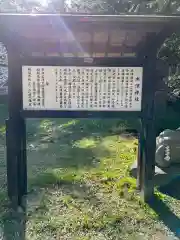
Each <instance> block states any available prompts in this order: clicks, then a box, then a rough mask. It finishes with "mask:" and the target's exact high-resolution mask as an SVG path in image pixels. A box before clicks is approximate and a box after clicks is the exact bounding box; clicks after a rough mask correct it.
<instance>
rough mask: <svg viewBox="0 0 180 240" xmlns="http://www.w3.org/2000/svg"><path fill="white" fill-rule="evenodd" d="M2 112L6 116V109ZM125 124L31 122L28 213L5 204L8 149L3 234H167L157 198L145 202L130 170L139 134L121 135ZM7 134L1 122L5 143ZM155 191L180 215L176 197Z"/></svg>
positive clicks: (110, 239) (102, 238) (50, 239)
mask: <svg viewBox="0 0 180 240" xmlns="http://www.w3.org/2000/svg"><path fill="white" fill-rule="evenodd" d="M1 112H2V118H3V113H4V118H5V116H6V112H5V111H4V110H3V108H1ZM2 123H3V121H2ZM127 124H128V123H127V122H123V121H118V123H117V121H114V120H113V121H109V120H96V121H95V120H94V121H93V120H68V119H64V120H49V119H46V120H42V121H39V120H31V121H28V122H27V135H28V144H27V148H28V178H29V185H28V191H29V193H28V199H27V201H28V202H27V211H26V216H25V215H24V213H22V212H20V213H19V214H18V215H17V214H14V213H13V212H12V211H9V210H8V209H7V201H6V200H7V199H6V194H5V188H4V187H3V186H4V183H5V163H4V159H5V156H4V155H3V156H2V157H1V161H0V176H1V177H0V183H2V188H1V189H0V212H1V213H0V216H1V221H0V225H1V228H2V229H1V231H0V236H1V232H2V233H3V234H4V235H6V238H4V239H27V240H30V239H31V240H42V239H44V240H57V239H63V240H94V239H95V240H106V239H107V240H116V239H117V240H121V239H124V240H125V239H128V240H131V239H132V240H136V239H137V240H141V239H163V240H165V237H166V235H169V234H170V231H168V230H167V228H166V226H165V225H164V224H163V223H162V221H160V218H161V216H160V213H158V209H157V208H158V207H157V205H155V206H156V208H154V207H153V205H152V207H150V206H149V205H146V204H144V203H142V201H141V199H140V197H139V195H138V193H137V191H136V181H135V179H133V178H131V177H130V174H129V169H130V166H131V164H132V163H133V161H134V160H135V158H136V154H137V140H136V139H135V138H133V137H130V138H128V139H127V138H123V137H121V136H120V134H119V133H120V132H121V131H123V129H124V127H125V125H127ZM117 132H118V134H117ZM4 133H5V128H4V126H3V124H2V126H1V128H0V135H1V138H0V140H1V145H2V146H4ZM156 198H157V200H158V201H159V202H160V203H161V204H162V205H163V204H166V205H167V208H171V211H172V212H174V213H175V214H176V216H177V218H178V217H180V214H179V211H177V209H178V208H179V205H180V204H179V201H178V200H176V199H174V198H172V197H167V196H166V195H164V194H163V193H161V192H160V191H158V190H156ZM163 206H164V205H163ZM153 209H154V210H153ZM166 210H167V209H166ZM173 216H174V215H173ZM23 219H26V221H23ZM25 225H26V226H25ZM24 228H26V237H25V236H24ZM171 230H172V231H173V229H171ZM172 239H175V238H172Z"/></svg>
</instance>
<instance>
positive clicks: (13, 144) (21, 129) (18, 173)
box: [6, 39, 27, 207]
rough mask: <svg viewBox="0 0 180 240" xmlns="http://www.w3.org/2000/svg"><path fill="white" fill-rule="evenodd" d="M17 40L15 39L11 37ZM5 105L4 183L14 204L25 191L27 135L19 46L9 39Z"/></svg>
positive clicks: (15, 205)
mask: <svg viewBox="0 0 180 240" xmlns="http://www.w3.org/2000/svg"><path fill="white" fill-rule="evenodd" d="M14 42H15V43H16V42H18V39H16V41H14ZM7 48H8V75H9V76H8V109H9V119H8V120H7V121H6V127H7V129H6V146H7V187H8V196H9V198H10V200H11V203H12V205H13V207H17V206H18V205H19V204H20V203H21V198H22V195H24V194H25V193H26V191H27V190H26V184H27V169H26V150H25V149H26V146H25V145H26V143H25V142H26V137H25V134H26V133H25V121H24V120H23V119H22V118H21V116H20V111H21V108H22V81H21V78H22V70H21V64H20V62H21V61H20V53H19V52H18V46H13V45H11V42H10V43H8V46H7Z"/></svg>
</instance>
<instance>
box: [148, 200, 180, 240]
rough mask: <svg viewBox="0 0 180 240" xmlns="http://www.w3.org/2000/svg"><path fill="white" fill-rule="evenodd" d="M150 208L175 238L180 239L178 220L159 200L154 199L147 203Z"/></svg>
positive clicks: (179, 223) (179, 221)
mask: <svg viewBox="0 0 180 240" xmlns="http://www.w3.org/2000/svg"><path fill="white" fill-rule="evenodd" d="M149 205H150V207H151V208H152V209H153V210H154V211H155V212H156V213H157V215H158V217H159V220H161V221H162V222H163V223H164V224H165V225H166V226H167V227H168V228H169V229H170V230H171V232H173V233H174V235H175V236H176V237H178V238H179V237H180V218H179V217H178V216H176V215H175V214H174V213H173V212H172V210H171V209H170V208H169V207H168V206H167V205H166V204H165V203H164V202H163V201H162V200H161V199H159V198H157V197H154V198H153V199H152V200H151V201H150V202H149Z"/></svg>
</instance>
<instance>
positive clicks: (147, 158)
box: [137, 43, 156, 202]
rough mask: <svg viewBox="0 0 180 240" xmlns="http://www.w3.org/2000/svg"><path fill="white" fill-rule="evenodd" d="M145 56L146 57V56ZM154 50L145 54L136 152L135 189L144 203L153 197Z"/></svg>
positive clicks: (154, 137)
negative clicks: (136, 188)
mask: <svg viewBox="0 0 180 240" xmlns="http://www.w3.org/2000/svg"><path fill="white" fill-rule="evenodd" d="M151 44H152V43H151ZM146 54H147V55H146ZM155 84H156V49H153V50H152V51H151V52H149V49H147V52H145V58H144V74H143V101H142V117H141V130H140V137H139V152H138V175H137V187H138V188H139V190H140V193H141V196H142V198H143V200H144V201H145V202H147V201H148V200H150V199H151V198H152V197H153V195H154V174H155V152H156V129H155V111H154V98H155Z"/></svg>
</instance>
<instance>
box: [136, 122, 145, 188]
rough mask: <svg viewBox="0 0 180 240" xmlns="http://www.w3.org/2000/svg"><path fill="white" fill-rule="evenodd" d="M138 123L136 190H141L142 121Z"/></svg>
mask: <svg viewBox="0 0 180 240" xmlns="http://www.w3.org/2000/svg"><path fill="white" fill-rule="evenodd" d="M139 122H140V130H139V135H138V154H137V189H138V190H141V187H142V157H143V149H144V134H143V127H142V119H140V120H139Z"/></svg>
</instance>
